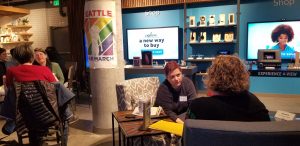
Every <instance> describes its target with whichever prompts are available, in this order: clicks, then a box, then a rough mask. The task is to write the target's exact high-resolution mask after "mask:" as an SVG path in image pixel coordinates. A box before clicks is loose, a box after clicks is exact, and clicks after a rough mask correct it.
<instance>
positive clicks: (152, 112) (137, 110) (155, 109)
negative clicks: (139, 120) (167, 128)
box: [132, 106, 162, 116]
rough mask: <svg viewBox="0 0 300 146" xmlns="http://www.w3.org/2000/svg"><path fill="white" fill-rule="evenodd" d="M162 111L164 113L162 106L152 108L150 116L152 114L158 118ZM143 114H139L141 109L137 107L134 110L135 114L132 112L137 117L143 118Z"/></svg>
mask: <svg viewBox="0 0 300 146" xmlns="http://www.w3.org/2000/svg"><path fill="white" fill-rule="evenodd" d="M161 111H162V107H161V106H159V107H151V113H150V114H151V116H158V115H160V113H161ZM142 113H143V112H141V114H140V113H139V107H135V108H134V110H133V112H132V114H134V115H137V116H143V114H142Z"/></svg>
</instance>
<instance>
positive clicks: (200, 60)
mask: <svg viewBox="0 0 300 146" xmlns="http://www.w3.org/2000/svg"><path fill="white" fill-rule="evenodd" d="M213 60H214V59H187V60H186V61H187V62H211V61H213Z"/></svg>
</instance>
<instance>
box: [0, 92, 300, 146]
mask: <svg viewBox="0 0 300 146" xmlns="http://www.w3.org/2000/svg"><path fill="white" fill-rule="evenodd" d="M201 94H203V93H199V95H201ZM257 95H258V97H259V98H260V100H261V101H262V102H263V103H264V104H265V105H266V106H267V108H268V109H269V110H270V111H276V110H284V111H289V112H294V113H300V106H299V105H300V95H274V94H257ZM76 113H77V115H78V116H79V120H78V121H77V122H75V123H73V124H71V126H70V127H71V128H70V133H69V141H68V146H111V145H112V136H111V132H110V130H107V131H108V132H105V131H104V132H103V133H93V122H92V108H91V107H90V105H89V99H88V98H86V97H85V99H83V100H82V99H81V100H80V101H79V104H77V106H76ZM3 124H4V120H3V119H0V127H2V125H3ZM16 143H17V138H16V133H13V134H12V135H10V136H7V137H5V135H4V134H3V133H2V132H0V145H3V146H4V145H7V146H11V145H14V144H16ZM50 145H55V144H52V143H50Z"/></svg>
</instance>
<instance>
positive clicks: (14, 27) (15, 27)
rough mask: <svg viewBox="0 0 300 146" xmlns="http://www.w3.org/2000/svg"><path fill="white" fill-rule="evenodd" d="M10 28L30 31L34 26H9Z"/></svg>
mask: <svg viewBox="0 0 300 146" xmlns="http://www.w3.org/2000/svg"><path fill="white" fill-rule="evenodd" d="M7 27H8V28H11V29H19V28H21V29H29V28H31V27H32V26H31V25H7Z"/></svg>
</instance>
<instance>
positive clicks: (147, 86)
mask: <svg viewBox="0 0 300 146" xmlns="http://www.w3.org/2000/svg"><path fill="white" fill-rule="evenodd" d="M159 84H160V82H159V78H158V77H142V78H133V79H128V80H125V81H123V82H120V83H117V84H116V91H117V100H118V110H119V111H125V110H133V109H134V108H135V107H137V106H138V102H139V100H140V99H142V100H148V101H150V102H151V106H153V105H154V102H155V98H156V92H157V89H158V86H159ZM164 137H165V135H159V136H150V137H144V140H143V145H147V146H148V145H149V146H161V145H166V140H165V138H164ZM132 145H142V143H141V139H140V138H133V139H132Z"/></svg>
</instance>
